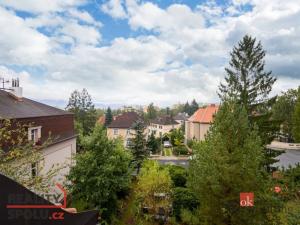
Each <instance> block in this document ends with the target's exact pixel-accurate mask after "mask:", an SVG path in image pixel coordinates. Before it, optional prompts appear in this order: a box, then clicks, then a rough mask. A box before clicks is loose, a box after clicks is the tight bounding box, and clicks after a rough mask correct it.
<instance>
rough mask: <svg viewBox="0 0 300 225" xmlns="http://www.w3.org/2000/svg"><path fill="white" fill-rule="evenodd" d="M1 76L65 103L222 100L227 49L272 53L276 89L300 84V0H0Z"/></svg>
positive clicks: (36, 95)
mask: <svg viewBox="0 0 300 225" xmlns="http://www.w3.org/2000/svg"><path fill="white" fill-rule="evenodd" d="M0 27H1V34H0V76H1V77H5V78H6V79H11V78H17V77H19V78H20V81H21V86H22V87H23V89H24V96H25V97H28V98H31V99H35V100H38V101H42V102H45V103H48V104H51V105H56V106H60V107H63V106H64V105H65V104H66V102H67V101H68V98H69V96H70V93H71V92H72V91H73V90H75V89H78V90H81V89H82V88H86V89H87V90H88V92H89V93H90V94H91V96H92V99H93V101H94V103H95V104H96V105H97V106H108V105H146V104H149V103H150V102H154V104H156V105H159V106H167V105H172V104H176V103H179V102H186V101H191V100H192V99H194V98H195V99H196V100H197V101H198V102H202V103H211V102H218V101H219V100H218V95H217V90H218V86H219V84H220V82H222V81H223V80H224V76H225V72H224V68H225V67H226V66H228V61H229V56H230V51H231V50H232V48H233V46H234V45H236V44H237V43H238V41H239V40H240V39H241V38H242V37H243V36H244V35H246V34H249V35H252V36H254V37H256V38H257V40H260V41H261V43H262V45H263V47H264V49H265V50H266V53H267V54H266V58H265V61H266V69H267V70H271V71H272V74H273V75H274V76H275V77H277V79H278V80H277V82H276V83H275V85H274V88H273V92H272V95H275V94H279V93H280V92H281V91H283V90H287V89H288V88H295V87H297V86H298V85H300V41H299V40H300V0H284V1H282V0H228V1H225V0H202V1H195V0H152V1H146V0H144V1H141V0H108V1H104V0H64V1H61V0H43V1H41V0H0Z"/></svg>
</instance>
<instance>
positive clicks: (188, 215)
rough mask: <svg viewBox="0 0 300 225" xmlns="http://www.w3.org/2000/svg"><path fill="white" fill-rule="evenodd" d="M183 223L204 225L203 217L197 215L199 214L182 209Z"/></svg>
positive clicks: (186, 224) (185, 224)
mask: <svg viewBox="0 0 300 225" xmlns="http://www.w3.org/2000/svg"><path fill="white" fill-rule="evenodd" d="M180 217H181V220H182V223H183V224H184V225H200V224H203V223H202V221H201V217H200V216H199V215H197V212H195V211H190V210H188V209H182V210H181V214H180Z"/></svg>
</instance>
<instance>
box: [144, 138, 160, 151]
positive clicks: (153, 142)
mask: <svg viewBox="0 0 300 225" xmlns="http://www.w3.org/2000/svg"><path fill="white" fill-rule="evenodd" d="M146 145H147V149H148V150H149V151H151V152H152V153H153V154H155V153H158V152H159V151H160V145H161V143H160V139H157V138H155V136H154V134H153V133H151V135H150V136H149V138H148V140H147V144H146Z"/></svg>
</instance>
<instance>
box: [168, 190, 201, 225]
mask: <svg viewBox="0 0 300 225" xmlns="http://www.w3.org/2000/svg"><path fill="white" fill-rule="evenodd" d="M198 206H199V201H198V200H197V198H196V196H195V195H194V194H193V193H192V192H191V191H190V190H189V189H188V188H183V187H177V188H174V192H173V213H174V216H175V217H176V219H177V220H179V221H181V220H182V218H181V211H182V210H189V211H192V210H194V209H196V208H197V207H198Z"/></svg>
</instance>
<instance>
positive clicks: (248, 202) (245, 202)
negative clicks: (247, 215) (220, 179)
mask: <svg viewBox="0 0 300 225" xmlns="http://www.w3.org/2000/svg"><path fill="white" fill-rule="evenodd" d="M240 206H241V207H253V206H254V193H253V192H249V193H240Z"/></svg>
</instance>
